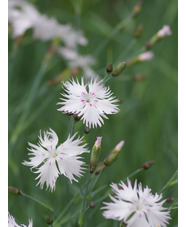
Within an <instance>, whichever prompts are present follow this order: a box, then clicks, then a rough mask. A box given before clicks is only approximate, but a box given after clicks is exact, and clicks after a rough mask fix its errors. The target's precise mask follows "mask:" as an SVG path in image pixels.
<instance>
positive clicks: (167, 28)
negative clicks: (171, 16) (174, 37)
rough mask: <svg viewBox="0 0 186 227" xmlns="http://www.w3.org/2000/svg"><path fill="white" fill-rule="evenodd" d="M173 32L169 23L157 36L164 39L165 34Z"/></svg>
mask: <svg viewBox="0 0 186 227" xmlns="http://www.w3.org/2000/svg"><path fill="white" fill-rule="evenodd" d="M171 34H172V32H171V29H170V27H169V26H168V25H164V26H163V28H162V29H161V30H159V31H158V33H157V36H158V37H159V38H161V39H162V38H164V37H165V36H169V35H171Z"/></svg>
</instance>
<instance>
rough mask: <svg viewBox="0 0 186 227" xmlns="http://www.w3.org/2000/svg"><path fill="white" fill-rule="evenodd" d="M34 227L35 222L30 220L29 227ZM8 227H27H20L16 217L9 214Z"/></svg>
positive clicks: (22, 226) (22, 225) (21, 226)
mask: <svg viewBox="0 0 186 227" xmlns="http://www.w3.org/2000/svg"><path fill="white" fill-rule="evenodd" d="M32 226H33V222H32V220H29V224H28V227H32ZM8 227H27V226H26V225H24V224H21V225H18V224H17V223H16V221H15V219H14V217H13V216H12V215H11V214H10V213H8Z"/></svg>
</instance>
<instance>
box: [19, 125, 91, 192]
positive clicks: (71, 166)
mask: <svg viewBox="0 0 186 227" xmlns="http://www.w3.org/2000/svg"><path fill="white" fill-rule="evenodd" d="M75 136H76V134H75V135H73V136H72V137H70V136H69V137H68V138H67V140H66V141H65V142H64V143H62V144H60V145H59V146H58V147H57V144H58V136H57V134H56V133H55V132H54V131H53V130H52V129H50V131H46V132H44V137H43V138H42V136H41V133H40V136H39V143H38V145H34V144H32V143H29V146H30V147H31V148H30V149H28V150H29V151H30V152H31V153H29V155H31V156H32V157H31V158H30V159H29V161H24V162H23V164H24V165H27V166H31V169H33V168H35V169H37V171H36V172H35V173H39V175H38V176H37V177H36V179H39V182H38V184H40V186H41V188H43V185H44V183H45V182H46V188H47V189H48V187H50V189H51V191H53V190H54V189H55V184H56V180H57V178H58V176H59V175H60V174H61V175H65V176H66V177H67V178H68V179H69V180H70V181H71V183H72V180H74V181H78V180H77V179H76V178H75V176H76V177H81V176H82V173H83V170H84V168H83V167H82V165H84V164H85V163H84V162H83V161H81V160H79V159H81V156H79V155H81V154H82V153H87V152H89V151H88V150H87V149H86V148H85V146H86V144H84V145H81V144H82V138H81V139H80V138H78V139H76V140H74V138H75ZM56 163H57V164H56ZM38 184H37V185H38Z"/></svg>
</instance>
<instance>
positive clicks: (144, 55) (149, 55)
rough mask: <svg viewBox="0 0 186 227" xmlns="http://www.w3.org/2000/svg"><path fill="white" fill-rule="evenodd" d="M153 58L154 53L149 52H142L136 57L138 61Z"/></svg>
mask: <svg viewBox="0 0 186 227" xmlns="http://www.w3.org/2000/svg"><path fill="white" fill-rule="evenodd" d="M153 57H154V53H153V52H151V51H147V52H144V53H142V54H140V55H139V56H138V58H139V60H140V61H149V60H151V59H152V58H153Z"/></svg>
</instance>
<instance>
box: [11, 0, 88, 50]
mask: <svg viewBox="0 0 186 227" xmlns="http://www.w3.org/2000/svg"><path fill="white" fill-rule="evenodd" d="M8 4H9V8H8V19H9V22H10V24H11V25H12V27H13V37H14V38H15V37H17V36H20V35H23V34H24V32H25V31H26V30H27V29H30V28H32V29H33V37H34V38H35V39H40V40H44V41H46V40H52V39H54V38H55V37H59V38H61V40H62V41H63V43H64V44H65V45H66V46H68V47H74V48H75V47H76V45H77V44H80V45H82V46H84V45H86V44H87V39H86V38H85V37H84V36H83V34H82V32H81V31H76V30H75V29H74V28H72V26H71V25H68V24H67V25H62V24H59V23H58V22H57V20H56V19H54V18H48V17H47V16H46V15H42V14H40V13H39V12H38V10H37V9H36V8H35V7H34V6H32V5H31V4H29V3H28V2H26V1H25V0H9V2H8Z"/></svg>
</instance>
